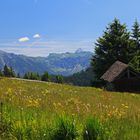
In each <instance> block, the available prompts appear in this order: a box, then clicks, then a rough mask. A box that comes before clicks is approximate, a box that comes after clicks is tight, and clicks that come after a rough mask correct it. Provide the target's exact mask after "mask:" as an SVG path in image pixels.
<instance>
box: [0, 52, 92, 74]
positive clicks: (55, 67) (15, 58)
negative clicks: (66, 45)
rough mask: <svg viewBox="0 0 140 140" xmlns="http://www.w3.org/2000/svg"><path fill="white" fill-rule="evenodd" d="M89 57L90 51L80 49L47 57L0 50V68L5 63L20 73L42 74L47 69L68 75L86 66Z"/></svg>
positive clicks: (53, 72)
mask: <svg viewBox="0 0 140 140" xmlns="http://www.w3.org/2000/svg"><path fill="white" fill-rule="evenodd" d="M91 57H92V52H88V51H82V50H81V49H78V50H77V51H76V52H74V53H69V52H66V53H60V54H59V53H58V54H57V53H50V54H49V55H48V56H47V57H28V56H25V55H17V54H13V53H6V52H4V51H0V69H2V68H3V66H4V65H5V64H6V65H8V66H10V67H12V68H13V69H14V70H15V72H16V73H20V74H21V75H23V74H25V73H26V72H38V73H39V74H42V73H43V72H45V71H47V72H49V73H50V74H60V75H64V76H68V75H72V74H74V73H77V72H80V71H81V70H85V69H86V68H88V67H89V65H90V59H91Z"/></svg>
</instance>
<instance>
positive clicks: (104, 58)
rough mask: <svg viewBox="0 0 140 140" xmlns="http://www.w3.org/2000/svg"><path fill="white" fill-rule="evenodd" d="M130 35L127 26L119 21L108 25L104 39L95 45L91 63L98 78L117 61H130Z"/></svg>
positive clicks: (101, 38)
mask: <svg viewBox="0 0 140 140" xmlns="http://www.w3.org/2000/svg"><path fill="white" fill-rule="evenodd" d="M130 49H131V47H130V33H129V32H128V31H127V28H126V25H125V24H121V23H120V21H119V20H118V19H114V21H113V22H112V23H111V24H109V25H108V27H107V28H106V30H105V31H104V34H103V36H102V37H100V38H99V39H98V40H97V42H96V43H95V53H94V56H93V58H92V61H91V65H92V66H93V70H94V72H95V74H96V78H97V79H99V78H100V77H101V76H102V74H104V72H105V71H106V70H107V69H108V68H109V67H110V66H111V65H112V64H113V63H114V62H115V61H117V60H119V61H122V62H124V63H128V62H129V61H130V58H129V51H130Z"/></svg>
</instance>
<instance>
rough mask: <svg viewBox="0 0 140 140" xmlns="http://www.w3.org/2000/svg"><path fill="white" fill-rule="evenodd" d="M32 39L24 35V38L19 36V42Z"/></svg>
mask: <svg viewBox="0 0 140 140" xmlns="http://www.w3.org/2000/svg"><path fill="white" fill-rule="evenodd" d="M29 40H30V39H29V38H28V37H22V38H19V39H18V41H19V42H27V41H29Z"/></svg>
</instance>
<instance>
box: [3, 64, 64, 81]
mask: <svg viewBox="0 0 140 140" xmlns="http://www.w3.org/2000/svg"><path fill="white" fill-rule="evenodd" d="M0 76H1V77H14V78H23V79H28V80H40V81H46V82H55V83H63V82H64V79H63V76H61V75H50V74H49V73H48V72H44V73H43V74H42V75H41V74H39V73H36V72H27V73H25V74H24V75H23V76H21V75H20V74H19V73H17V74H16V72H15V71H14V70H13V68H12V67H9V66H7V65H4V67H3V69H2V70H0Z"/></svg>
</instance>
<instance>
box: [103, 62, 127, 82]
mask: <svg viewBox="0 0 140 140" xmlns="http://www.w3.org/2000/svg"><path fill="white" fill-rule="evenodd" d="M128 67H129V66H128V65H127V64H124V63H122V62H120V61H116V62H115V63H114V64H113V65H112V66H111V67H110V68H109V69H108V70H107V71H106V72H105V73H104V74H103V76H102V77H101V79H103V80H105V81H108V82H113V81H114V80H115V79H116V78H117V77H118V76H119V75H120V74H121V73H122V72H124V71H125V70H126V69H127V68H128Z"/></svg>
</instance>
